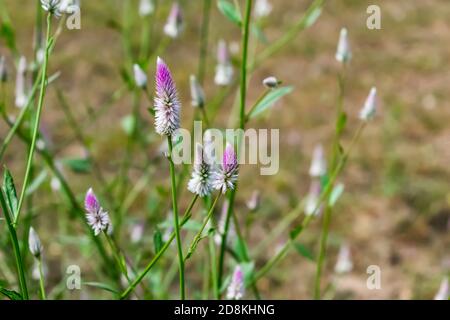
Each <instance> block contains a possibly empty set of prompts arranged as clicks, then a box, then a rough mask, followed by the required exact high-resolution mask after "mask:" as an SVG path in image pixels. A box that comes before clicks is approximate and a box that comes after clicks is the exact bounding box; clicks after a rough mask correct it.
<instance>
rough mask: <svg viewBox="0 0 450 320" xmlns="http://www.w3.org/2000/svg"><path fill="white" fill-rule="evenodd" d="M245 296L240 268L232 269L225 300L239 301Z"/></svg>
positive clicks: (242, 274)
mask: <svg viewBox="0 0 450 320" xmlns="http://www.w3.org/2000/svg"><path fill="white" fill-rule="evenodd" d="M244 294H245V284H244V273H243V272H242V270H241V267H240V266H236V267H235V268H234V272H233V276H232V278H231V283H230V285H229V286H228V288H227V299H229V300H240V299H242V298H243V297H244Z"/></svg>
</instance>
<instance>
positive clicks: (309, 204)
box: [305, 180, 322, 216]
mask: <svg viewBox="0 0 450 320" xmlns="http://www.w3.org/2000/svg"><path fill="white" fill-rule="evenodd" d="M321 191H322V187H321V185H320V181H318V180H313V181H312V182H311V186H310V188H309V193H308V195H307V196H306V202H305V214H306V215H307V216H311V215H315V216H318V215H320V213H321V211H322V206H319V200H320V193H321Z"/></svg>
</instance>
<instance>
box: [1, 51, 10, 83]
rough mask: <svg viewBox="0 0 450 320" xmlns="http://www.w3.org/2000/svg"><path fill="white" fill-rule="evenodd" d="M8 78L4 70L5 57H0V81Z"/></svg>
mask: <svg viewBox="0 0 450 320" xmlns="http://www.w3.org/2000/svg"><path fill="white" fill-rule="evenodd" d="M7 80H8V70H6V62H5V57H4V56H1V57H0V82H6V81H7Z"/></svg>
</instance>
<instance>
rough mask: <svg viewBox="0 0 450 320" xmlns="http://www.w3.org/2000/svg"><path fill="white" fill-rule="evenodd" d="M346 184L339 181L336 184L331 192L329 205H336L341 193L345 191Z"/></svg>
mask: <svg viewBox="0 0 450 320" xmlns="http://www.w3.org/2000/svg"><path fill="white" fill-rule="evenodd" d="M344 189H345V187H344V184H342V183H339V184H337V185H336V186H334V188H333V191H332V192H331V194H330V200H329V202H328V205H329V206H330V207H334V205H335V204H336V202H337V201H338V200H339V198H340V197H341V195H342V194H343V193H344Z"/></svg>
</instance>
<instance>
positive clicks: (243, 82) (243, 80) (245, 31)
mask: <svg viewBox="0 0 450 320" xmlns="http://www.w3.org/2000/svg"><path fill="white" fill-rule="evenodd" d="M251 11H252V0H247V2H246V7H245V19H244V24H243V28H242V64H241V77H240V110H239V128H240V129H244V127H245V122H246V116H245V100H246V94H247V58H248V57H247V55H248V39H249V34H250V32H249V31H250V20H251ZM239 150H240V144H238V152H239ZM236 190H237V183H236V186H235V188H234V189H233V190H231V191H230V194H229V207H228V210H227V215H226V219H225V226H224V232H223V235H222V243H221V246H220V253H219V271H218V274H217V277H218V278H217V285H218V289H219V290H220V287H221V285H222V277H223V268H224V259H225V249H226V240H227V236H228V231H229V228H230V218H231V214H232V212H233V206H234V199H235V196H236Z"/></svg>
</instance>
